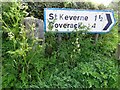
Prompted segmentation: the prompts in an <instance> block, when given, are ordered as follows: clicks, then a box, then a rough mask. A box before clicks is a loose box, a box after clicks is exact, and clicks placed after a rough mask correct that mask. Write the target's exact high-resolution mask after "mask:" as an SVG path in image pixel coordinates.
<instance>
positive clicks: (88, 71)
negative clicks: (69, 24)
mask: <svg viewBox="0 0 120 90" xmlns="http://www.w3.org/2000/svg"><path fill="white" fill-rule="evenodd" d="M46 7H59V8H62V7H65V8H77V9H92V10H93V9H107V7H105V6H103V5H99V6H96V5H94V4H92V3H90V2H77V3H72V2H61V3H56V2H53V3H51V2H50V3H49V2H37V3H34V2H27V3H24V4H23V3H19V2H15V3H10V2H8V3H2V18H1V22H2V23H3V25H2V30H3V34H2V69H3V70H2V71H3V72H2V79H3V80H2V85H3V88H43V87H46V88H70V87H73V88H118V87H119V84H118V80H119V79H118V74H119V72H118V71H119V68H118V62H117V60H116V58H115V52H116V46H117V44H118V31H117V30H118V27H117V23H116V25H115V26H114V27H113V29H112V30H111V31H110V32H109V33H107V34H100V35H99V38H98V41H97V43H96V44H95V41H94V36H95V35H94V34H87V33H86V32H81V31H77V32H76V33H71V34H61V35H62V41H61V42H60V43H59V42H57V39H56V36H57V34H55V33H45V37H46V43H45V44H44V45H36V42H37V40H36V39H35V38H34V37H32V38H31V39H29V38H27V35H26V32H25V30H24V27H23V26H21V25H20V22H21V20H22V19H23V18H24V17H26V16H34V17H36V18H39V19H43V8H46ZM115 17H116V19H117V15H115ZM56 42H57V43H56Z"/></svg>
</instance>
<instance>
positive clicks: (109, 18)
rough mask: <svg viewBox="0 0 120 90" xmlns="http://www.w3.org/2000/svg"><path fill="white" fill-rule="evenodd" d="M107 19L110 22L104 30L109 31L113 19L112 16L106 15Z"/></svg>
mask: <svg viewBox="0 0 120 90" xmlns="http://www.w3.org/2000/svg"><path fill="white" fill-rule="evenodd" d="M106 17H107V20H108V23H107V25H106V26H105V27H104V29H103V30H107V29H108V28H109V26H110V25H111V24H112V19H111V17H110V14H106Z"/></svg>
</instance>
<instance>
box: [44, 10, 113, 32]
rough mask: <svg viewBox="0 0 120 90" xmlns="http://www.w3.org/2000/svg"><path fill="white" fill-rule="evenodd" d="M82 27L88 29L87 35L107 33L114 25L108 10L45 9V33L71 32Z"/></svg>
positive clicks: (110, 12)
mask: <svg viewBox="0 0 120 90" xmlns="http://www.w3.org/2000/svg"><path fill="white" fill-rule="evenodd" d="M81 23H82V25H85V26H87V27H89V30H88V32H89V33H107V32H109V31H110V30H111V28H112V27H113V26H114V24H115V19H114V13H113V11H110V10H79V9H66V8H45V9H44V28H45V31H54V32H72V31H74V30H75V29H80V27H81Z"/></svg>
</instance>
